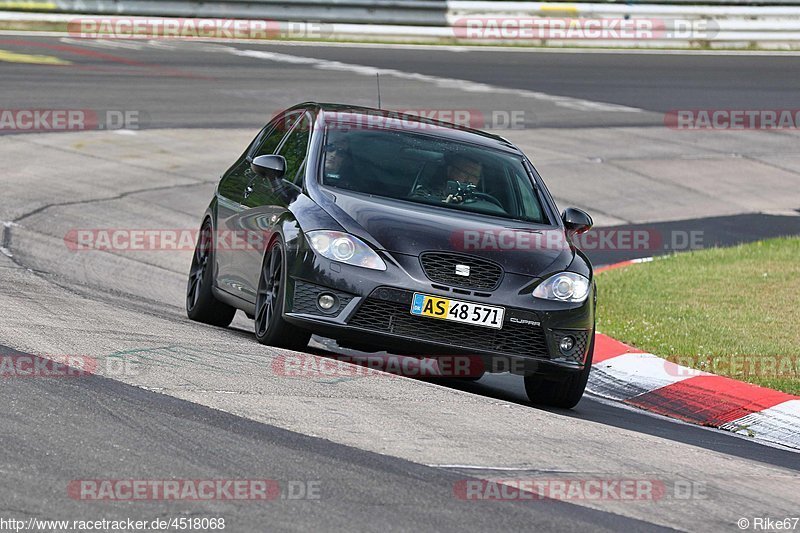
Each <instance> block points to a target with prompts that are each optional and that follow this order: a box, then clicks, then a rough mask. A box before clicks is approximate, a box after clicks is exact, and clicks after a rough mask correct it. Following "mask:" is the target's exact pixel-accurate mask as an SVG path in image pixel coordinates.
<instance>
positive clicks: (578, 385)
mask: <svg viewBox="0 0 800 533" xmlns="http://www.w3.org/2000/svg"><path fill="white" fill-rule="evenodd" d="M593 355H594V332H592V342H591V343H590V344H589V354H588V355H587V356H586V365H585V366H584V367H583V370H581V371H580V372H569V373H566V372H565V373H564V375H563V376H559V377H555V376H541V375H537V374H534V375H531V376H525V392H526V393H527V394H528V399H529V400H530V401H531V402H532V403H536V404H540V405H548V406H551V407H562V408H564V409H572V408H573V407H575V406H576V405H578V402H579V401H581V398H582V397H583V392H584V391H585V390H586V383H587V382H588V381H589V372H591V370H592V357H593Z"/></svg>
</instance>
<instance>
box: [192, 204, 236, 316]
mask: <svg viewBox="0 0 800 533" xmlns="http://www.w3.org/2000/svg"><path fill="white" fill-rule="evenodd" d="M213 282H214V232H213V230H212V229H211V221H210V220H206V221H205V222H204V223H203V227H202V228H201V229H200V234H199V236H198V239H197V245H196V247H195V250H194V257H193V258H192V267H191V268H190V269H189V282H188V283H187V284H186V315H187V316H188V317H189V318H190V319H191V320H195V321H197V322H202V323H204V324H211V325H212V326H219V327H223V328H225V327H228V326H229V325H230V323H231V321H232V320H233V316H234V315H235V314H236V308H234V307H231V306H230V305H228V304H225V303H223V302H220V301H219V300H217V299H216V298H215V297H214V293H213V292H212V291H211V286H212V284H213Z"/></svg>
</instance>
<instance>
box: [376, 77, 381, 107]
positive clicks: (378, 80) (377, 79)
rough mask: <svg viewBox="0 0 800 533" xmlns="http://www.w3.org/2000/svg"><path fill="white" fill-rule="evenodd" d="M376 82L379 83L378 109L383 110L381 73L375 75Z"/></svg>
mask: <svg viewBox="0 0 800 533" xmlns="http://www.w3.org/2000/svg"><path fill="white" fill-rule="evenodd" d="M375 80H376V81H377V82H378V109H380V108H381V73H380V72H376V73H375Z"/></svg>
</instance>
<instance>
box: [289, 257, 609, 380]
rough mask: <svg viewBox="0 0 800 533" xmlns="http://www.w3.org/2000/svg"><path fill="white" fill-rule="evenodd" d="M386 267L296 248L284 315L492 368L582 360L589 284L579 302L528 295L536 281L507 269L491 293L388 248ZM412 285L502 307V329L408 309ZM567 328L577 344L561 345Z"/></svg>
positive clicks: (337, 334)
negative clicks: (325, 299) (431, 272)
mask: <svg viewBox="0 0 800 533" xmlns="http://www.w3.org/2000/svg"><path fill="white" fill-rule="evenodd" d="M387 257H390V258H391V259H393V261H387V270H386V271H374V270H367V269H363V268H359V267H355V266H350V265H346V264H339V263H333V262H331V261H329V260H326V259H324V258H319V257H318V256H316V254H314V253H313V252H312V251H310V250H308V251H307V252H304V253H300V254H298V257H297V258H296V261H295V263H294V266H293V268H290V269H289V272H290V282H289V283H288V284H287V298H286V304H285V309H284V317H285V318H286V320H287V321H289V322H292V323H294V324H296V325H298V326H301V327H304V328H307V329H309V330H311V331H313V332H314V333H317V334H319V335H322V336H325V337H330V338H333V339H336V340H337V341H340V342H345V343H347V344H348V345H350V346H353V347H361V348H362V349H365V350H367V351H375V350H379V349H382V350H387V351H390V352H394V353H398V354H401V355H415V356H419V357H435V356H439V355H474V356H478V357H480V358H481V359H482V360H483V361H484V368H485V369H486V370H487V371H490V372H503V371H511V372H514V373H521V374H528V373H561V372H564V371H565V370H566V371H578V370H580V369H582V368H583V367H584V364H585V363H586V359H587V356H588V352H589V349H590V340H591V335H592V331H593V328H594V289H592V293H591V294H590V295H589V297H588V298H587V299H586V301H585V302H583V303H581V304H570V303H564V302H550V301H543V300H539V299H535V298H533V296H531V292H532V291H533V288H534V287H535V286H536V285H537V284H538V282H539V281H540V280H539V279H538V278H536V279H534V278H530V277H528V276H521V275H516V274H510V273H506V274H505V275H504V277H503V280H502V282H501V284H500V285H499V286H498V287H497V288H496V289H495V290H493V291H491V292H490V293H487V292H479V291H466V290H463V289H458V288H453V287H445V286H442V285H440V284H438V283H433V282H431V281H430V280H429V279H428V278H427V277H426V276H425V273H424V271H423V269H422V267H421V265H420V263H419V259H418V258H416V257H412V256H405V255H402V254H391V255H390V256H389V254H387ZM414 292H421V293H425V294H432V295H436V296H443V297H449V298H454V299H459V300H468V301H474V302H477V303H486V304H490V305H500V306H503V307H505V309H506V313H505V318H504V323H503V328H502V329H499V330H498V329H492V328H486V327H480V326H473V325H468V324H461V323H456V322H451V321H445V320H437V319H432V318H426V317H419V316H415V315H412V314H411V312H410V309H411V300H412V297H413V294H414ZM321 293H327V294H332V295H334V297H335V299H336V305H335V306H334V308H333V309H331V310H328V311H325V310H322V309H321V308H319V306H318V305H317V303H316V302H317V298H318V296H319V295H320V294H321ZM566 335H569V336H572V337H573V338H574V339H575V347H574V348H573V349H572V350H570V351H569V352H568V353H562V352H561V351H560V350H559V341H560V340H561V338H563V337H564V336H566Z"/></svg>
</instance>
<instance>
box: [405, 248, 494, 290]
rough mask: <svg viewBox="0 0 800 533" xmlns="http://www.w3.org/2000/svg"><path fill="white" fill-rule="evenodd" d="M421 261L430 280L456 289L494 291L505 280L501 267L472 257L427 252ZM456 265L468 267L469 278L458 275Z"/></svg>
mask: <svg viewBox="0 0 800 533" xmlns="http://www.w3.org/2000/svg"><path fill="white" fill-rule="evenodd" d="M420 260H421V262H422V269H423V270H424V271H425V275H426V276H428V279H430V280H431V281H436V282H438V283H444V284H447V285H453V286H455V287H464V288H467V289H483V290H487V289H494V288H495V287H497V286H498V285H499V284H500V280H501V279H502V278H503V269H502V267H500V265H498V264H497V263H494V262H492V261H487V260H486V259H481V258H479V257H474V256H471V255H461V254H451V253H440V252H425V253H424V254H422V256H421V257H420ZM456 265H464V266H466V267H468V268H469V276H460V275H458V274H456Z"/></svg>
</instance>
